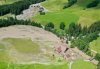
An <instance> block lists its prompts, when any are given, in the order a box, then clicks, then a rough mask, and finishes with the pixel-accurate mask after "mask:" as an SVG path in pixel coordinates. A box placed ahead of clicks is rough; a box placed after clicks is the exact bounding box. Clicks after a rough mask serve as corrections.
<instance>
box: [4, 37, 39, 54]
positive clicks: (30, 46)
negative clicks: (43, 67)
mask: <svg viewBox="0 0 100 69" xmlns="http://www.w3.org/2000/svg"><path fill="white" fill-rule="evenodd" d="M3 41H5V42H8V43H10V44H11V45H12V47H14V48H15V49H16V50H17V51H19V52H23V53H34V54H35V53H37V52H38V50H39V45H38V44H37V43H35V42H33V41H32V40H31V39H22V38H6V39H3Z"/></svg>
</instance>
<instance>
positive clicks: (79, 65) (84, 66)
mask: <svg viewBox="0 0 100 69" xmlns="http://www.w3.org/2000/svg"><path fill="white" fill-rule="evenodd" d="M72 69H96V65H94V64H92V63H90V62H86V61H83V60H77V61H75V62H74V63H73V65H72Z"/></svg>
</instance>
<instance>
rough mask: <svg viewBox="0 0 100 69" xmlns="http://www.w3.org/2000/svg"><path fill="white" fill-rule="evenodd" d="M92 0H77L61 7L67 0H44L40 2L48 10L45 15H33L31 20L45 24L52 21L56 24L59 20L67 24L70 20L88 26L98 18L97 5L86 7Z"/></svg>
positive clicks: (99, 16)
mask: <svg viewBox="0 0 100 69" xmlns="http://www.w3.org/2000/svg"><path fill="white" fill-rule="evenodd" d="M91 1H92V0H87V1H84V0H78V2H77V3H76V4H74V5H73V6H72V7H69V8H66V9H63V7H64V5H65V4H66V3H67V0H46V1H45V2H42V6H44V7H45V8H46V9H47V10H48V12H47V13H46V14H45V15H39V14H38V15H36V16H33V18H32V20H33V21H36V22H40V23H42V24H46V23H48V22H53V23H54V24H55V26H58V25H59V24H60V22H65V24H66V26H68V25H69V24H70V23H71V22H75V23H79V24H81V25H82V26H90V25H91V24H93V23H94V22H96V21H99V20H100V9H98V8H99V6H97V7H95V8H90V9H86V5H88V4H89V3H91Z"/></svg>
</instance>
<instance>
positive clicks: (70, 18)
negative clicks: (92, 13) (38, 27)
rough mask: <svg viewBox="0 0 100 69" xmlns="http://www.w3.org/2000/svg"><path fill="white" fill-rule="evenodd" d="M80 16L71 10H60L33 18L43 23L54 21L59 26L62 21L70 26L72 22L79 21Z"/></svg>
mask: <svg viewBox="0 0 100 69" xmlns="http://www.w3.org/2000/svg"><path fill="white" fill-rule="evenodd" d="M78 19H79V17H77V16H76V15H75V14H72V13H70V12H69V11H59V12H48V13H46V14H45V15H39V14H38V15H36V16H35V17H33V20H35V21H37V22H40V23H42V24H43V25H45V24H46V23H49V22H53V23H54V24H55V26H56V27H57V28H58V27H59V25H60V23H61V22H64V23H65V24H66V26H68V25H69V24H70V23H72V22H77V21H78Z"/></svg>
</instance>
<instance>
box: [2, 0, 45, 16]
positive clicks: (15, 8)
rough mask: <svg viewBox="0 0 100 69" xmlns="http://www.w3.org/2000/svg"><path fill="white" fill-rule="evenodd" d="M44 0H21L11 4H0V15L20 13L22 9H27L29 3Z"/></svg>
mask: <svg viewBox="0 0 100 69" xmlns="http://www.w3.org/2000/svg"><path fill="white" fill-rule="evenodd" d="M42 1H45V0H21V1H18V2H14V3H13V4H7V5H1V6H0V16H3V15H5V14H8V13H12V14H15V15H18V14H21V13H22V11H23V10H25V9H28V8H29V6H30V5H31V4H36V3H39V2H42Z"/></svg>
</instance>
